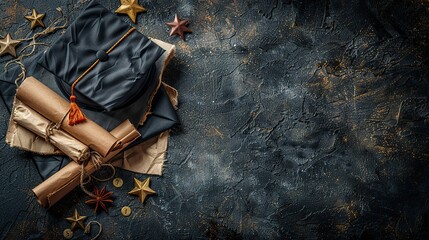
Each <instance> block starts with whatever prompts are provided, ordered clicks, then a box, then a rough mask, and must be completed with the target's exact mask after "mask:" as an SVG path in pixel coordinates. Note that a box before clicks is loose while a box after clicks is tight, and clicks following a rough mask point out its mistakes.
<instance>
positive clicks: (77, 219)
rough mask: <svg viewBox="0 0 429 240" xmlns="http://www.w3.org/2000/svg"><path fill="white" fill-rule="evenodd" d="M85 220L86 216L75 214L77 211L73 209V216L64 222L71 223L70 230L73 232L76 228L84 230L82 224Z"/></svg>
mask: <svg viewBox="0 0 429 240" xmlns="http://www.w3.org/2000/svg"><path fill="white" fill-rule="evenodd" d="M86 218H87V217H86V216H81V215H79V213H78V212H77V209H75V210H74V213H73V216H71V217H68V218H66V220H67V221H69V222H71V227H70V229H71V230H73V231H74V230H75V229H76V228H78V227H79V228H82V229H84V230H85V226H84V224H83V222H84V221H85V219H86Z"/></svg>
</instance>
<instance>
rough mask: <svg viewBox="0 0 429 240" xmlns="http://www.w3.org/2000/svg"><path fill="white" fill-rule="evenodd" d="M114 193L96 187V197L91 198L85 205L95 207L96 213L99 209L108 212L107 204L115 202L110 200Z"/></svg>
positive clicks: (104, 188)
mask: <svg viewBox="0 0 429 240" xmlns="http://www.w3.org/2000/svg"><path fill="white" fill-rule="evenodd" d="M112 194H113V192H107V190H106V187H103V188H102V189H101V190H99V189H98V188H97V187H94V195H95V196H94V197H92V196H91V199H89V200H86V201H85V203H86V204H89V205H94V209H95V210H94V211H95V212H97V211H98V210H99V208H102V209H103V210H104V211H105V212H107V204H109V203H113V200H112V199H110V196H112Z"/></svg>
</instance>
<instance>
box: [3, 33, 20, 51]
mask: <svg viewBox="0 0 429 240" xmlns="http://www.w3.org/2000/svg"><path fill="white" fill-rule="evenodd" d="M19 43H21V42H20V41H17V40H13V39H12V38H11V37H10V34H9V33H8V34H7V35H6V37H4V38H3V39H0V56H3V55H5V54H7V53H8V54H10V55H12V56H13V57H16V49H15V47H16V45H18V44H19Z"/></svg>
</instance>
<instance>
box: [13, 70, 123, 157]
mask: <svg viewBox="0 0 429 240" xmlns="http://www.w3.org/2000/svg"><path fill="white" fill-rule="evenodd" d="M16 98H17V99H18V100H20V101H21V102H22V103H24V104H25V105H27V106H29V107H30V108H32V109H33V110H35V111H37V112H38V113H40V114H41V115H42V116H44V117H45V118H47V119H49V120H50V121H52V122H54V123H61V129H63V130H64V131H66V132H67V133H69V134H70V135H72V136H73V137H75V138H76V139H78V140H79V141H81V142H82V143H84V144H85V145H86V146H88V147H90V148H91V149H93V150H95V151H97V152H98V153H99V154H100V155H101V156H103V157H105V156H106V155H107V154H108V153H109V152H110V151H111V150H113V149H114V148H116V147H118V146H117V145H118V144H120V142H118V140H117V139H116V138H115V137H114V136H112V134H110V133H109V132H108V131H106V130H105V129H104V128H102V127H100V126H99V125H98V124H96V123H94V122H93V121H91V120H90V119H87V120H86V121H85V122H83V123H80V124H77V125H74V126H70V125H69V124H68V111H69V108H70V103H69V102H67V101H66V100H65V99H64V98H62V97H61V96H59V95H58V94H56V93H55V92H54V91H52V90H51V89H49V88H48V87H47V86H45V85H44V84H43V83H41V82H39V81H38V80H37V79H35V78H34V77H27V78H26V79H25V80H24V82H23V83H22V84H21V86H19V87H18V89H17V92H16ZM66 114H67V116H65V115H66ZM64 117H65V119H64Z"/></svg>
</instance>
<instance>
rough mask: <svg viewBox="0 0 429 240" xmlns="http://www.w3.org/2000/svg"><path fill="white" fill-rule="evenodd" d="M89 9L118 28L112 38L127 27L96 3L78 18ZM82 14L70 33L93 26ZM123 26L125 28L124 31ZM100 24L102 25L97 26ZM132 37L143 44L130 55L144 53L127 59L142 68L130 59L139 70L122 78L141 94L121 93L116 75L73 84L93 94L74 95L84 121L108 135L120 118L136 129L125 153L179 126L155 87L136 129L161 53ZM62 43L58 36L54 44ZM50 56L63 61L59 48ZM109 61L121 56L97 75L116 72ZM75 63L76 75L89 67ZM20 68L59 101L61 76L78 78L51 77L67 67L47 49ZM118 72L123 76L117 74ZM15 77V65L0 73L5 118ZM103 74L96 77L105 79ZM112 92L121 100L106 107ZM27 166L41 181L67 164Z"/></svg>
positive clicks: (45, 159)
mask: <svg viewBox="0 0 429 240" xmlns="http://www.w3.org/2000/svg"><path fill="white" fill-rule="evenodd" d="M89 10H90V11H91V12H92V14H95V12H99V13H100V14H101V15H100V17H101V16H102V17H101V18H102V19H103V21H105V20H106V21H107V20H108V22H109V23H113V22H115V23H116V24H117V27H118V28H124V29H125V30H122V31H118V32H116V31H111V34H113V35H115V34H116V33H117V34H119V35H121V34H122V32H123V31H128V29H129V26H128V25H127V24H125V23H121V24H120V23H118V20H119V18H118V17H117V16H115V15H114V14H111V13H110V12H109V11H107V10H106V9H105V8H104V7H102V6H101V5H99V4H98V3H96V2H91V3H90V4H89V6H88V7H87V8H86V9H85V10H84V11H83V13H82V15H83V16H85V14H86V11H89ZM82 15H81V16H80V17H78V19H80V20H79V21H75V22H74V23H73V24H72V25H71V26H70V28H78V27H76V26H73V25H76V24H83V25H90V24H92V25H93V24H94V23H91V21H89V20H88V21H84V20H82V18H81V17H82ZM93 19H96V18H93ZM94 21H95V20H94ZM96 22H98V21H96ZM98 24H100V22H98ZM124 24H125V25H127V26H126V27H124ZM100 25H103V24H100ZM81 29H87V31H90V30H91V29H92V28H85V27H82V28H81ZM67 31H69V30H67ZM134 32H137V31H134ZM114 33H115V34H114ZM77 35H78V36H79V39H77V38H76V39H75V41H77V40H79V42H80V43H81V44H84V41H81V40H80V39H81V37H84V36H85V34H83V33H82V32H79V34H77ZM113 35H112V39H115V40H112V41H116V40H117V38H115V37H114V36H113ZM121 36H122V35H121ZM135 37H141V38H142V39H143V40H142V41H143V42H145V44H142V43H141V44H140V45H139V47H138V49H134V48H133V46H132V45H129V46H128V48H131V49H134V50H136V51H140V50H141V49H145V50H141V51H140V53H144V54H143V55H133V57H134V58H137V57H141V58H142V59H144V61H148V62H147V63H144V64H143V63H142V62H141V61H139V60H134V62H139V63H141V64H140V65H139V66H140V67H141V71H142V74H140V73H138V72H136V71H138V69H139V68H135V66H134V67H131V68H132V69H133V70H130V71H129V72H130V74H129V75H128V76H129V79H134V80H135V81H134V83H135V84H138V83H137V82H138V81H141V82H142V83H141V84H143V85H144V87H142V89H140V90H139V91H137V93H136V96H131V97H130V95H127V94H126V93H127V92H126V91H124V90H123V89H127V88H130V85H127V84H122V81H120V80H123V78H122V77H121V76H117V77H118V78H111V77H110V76H107V77H106V76H105V75H103V76H104V77H102V76H101V75H100V76H97V75H94V74H91V75H89V77H88V79H85V80H83V81H84V82H82V83H85V84H82V85H80V83H79V84H78V86H80V88H79V87H78V88H77V89H78V90H80V91H83V92H85V91H89V90H90V89H93V90H94V91H98V93H97V97H94V98H86V99H84V97H83V95H82V96H78V99H79V97H80V99H81V101H84V104H89V105H90V106H91V107H92V108H91V107H89V108H86V109H83V110H84V112H85V114H86V115H87V117H89V118H90V119H91V120H93V121H94V122H96V123H98V124H99V125H100V126H102V127H104V128H105V129H106V130H108V131H110V130H111V129H113V128H114V127H116V126H117V125H119V124H120V123H121V122H123V121H124V120H126V119H129V120H130V121H131V122H132V123H133V124H134V125H135V126H136V127H137V128H138V130H139V132H140V133H141V137H140V138H139V139H138V140H136V141H135V142H134V143H133V144H132V145H130V146H129V147H128V148H130V147H132V146H135V145H137V144H139V143H141V142H143V141H145V140H147V139H149V138H151V137H153V136H155V135H157V134H159V133H161V132H163V131H165V130H168V129H170V128H172V127H173V126H174V125H176V124H178V123H179V118H178V116H177V114H176V111H175V110H174V108H173V106H172V105H171V102H170V100H169V98H168V96H167V94H166V92H165V90H164V89H163V87H161V88H160V89H159V90H158V92H157V93H156V95H155V97H154V99H153V102H152V109H151V112H152V114H150V115H149V116H148V118H147V120H146V122H145V124H144V125H143V126H139V125H138V122H139V121H140V119H141V117H142V114H143V113H144V111H143V108H142V106H141V105H144V104H145V103H146V101H147V99H148V97H149V94H148V92H149V91H150V92H151V90H153V87H154V85H155V84H153V83H157V81H156V79H155V78H158V75H159V74H160V72H159V69H156V67H155V66H154V64H153V60H154V59H155V60H156V59H157V58H159V56H158V55H159V53H162V52H163V50H162V49H161V50H160V47H159V46H158V45H156V44H155V43H153V42H152V41H150V40H148V39H147V38H146V37H144V36H143V35H142V34H140V33H138V34H137V35H135ZM62 38H63V36H62V37H61V38H60V39H62ZM84 38H85V37H84ZM133 39H134V37H133V38H132V39H130V40H132V41H133V42H135V41H137V40H136V39H134V40H133ZM85 41H90V42H91V41H92V40H88V39H85ZM148 41H150V42H148ZM60 42H61V41H60V40H58V41H56V42H55V43H54V46H57V45H56V44H58V43H60ZM110 43H111V42H108V43H107V45H109V44H110ZM92 44H93V43H91V46H95V45H92ZM129 44H130V43H129ZM153 44H155V45H156V46H153ZM80 46H86V45H80ZM88 46H89V45H88ZM124 46H125V45H124ZM78 50H79V51H80V49H75V50H74V51H78ZM56 51H57V52H56V53H57V54H58V56H63V57H64V56H65V55H64V53H63V52H62V51H61V49H60V48H57V49H56ZM88 51H89V50H88ZM94 51H95V50H94ZM97 51H100V50H97ZM97 51H96V52H97ZM89 52H91V51H89ZM125 52H129V51H128V50H127V51H125ZM92 53H93V52H92ZM85 54H86V53H85ZM146 54H149V55H150V56H146ZM68 56H73V57H70V58H73V59H74V57H77V56H74V55H73V53H70V52H69V54H68ZM96 57H97V56H96V53H95V54H94V58H96ZM99 57H103V56H102V54H99ZM115 57H120V58H123V56H122V57H121V56H116V55H110V56H108V59H107V60H106V61H105V62H103V63H106V64H107V65H105V66H103V65H101V66H100V68H98V70H97V71H98V72H99V73H100V71H101V72H102V69H105V68H106V69H107V70H106V71H107V72H108V71H113V70H114V69H116V67H113V66H112V65H111V64H112V63H113V62H110V61H111V60H112V58H115ZM94 58H92V60H94ZM48 59H49V64H46V63H47V60H48ZM81 59H82V58H76V59H75V60H76V61H77V62H75V63H74V69H79V71H80V69H84V68H85V67H87V66H85V67H84V66H83V65H84V64H87V63H88V62H91V61H89V60H88V61H80V60H81ZM78 60H79V61H78ZM51 61H52V62H51ZM54 61H55V62H54ZM112 61H113V60H112ZM149 62H152V63H151V64H152V66H151V65H150V64H149ZM23 63H24V66H25V68H26V74H27V76H34V77H36V78H37V79H38V80H39V81H41V82H42V83H43V84H45V85H46V86H48V87H49V88H50V89H52V90H53V91H55V92H56V93H58V94H59V95H60V96H63V97H64V98H67V99H68V97H69V96H68V92H67V88H65V87H64V86H68V84H69V83H70V82H67V80H66V79H65V78H64V76H68V77H67V79H68V78H69V77H70V79H71V78H74V77H75V76H76V75H78V73H77V72H76V73H74V74H72V73H66V72H62V71H59V72H57V70H62V69H60V65H61V64H65V65H66V64H69V61H66V60H65V59H63V58H60V57H57V55H55V54H54V52H53V51H52V48H51V49H50V50H47V51H45V52H44V53H43V52H42V53H39V54H36V55H33V56H31V57H29V58H27V59H25V60H24V62H23ZM100 64H101V63H100ZM81 65H82V66H81ZM63 67H64V66H63ZM57 68H58V69H57ZM121 68H126V66H122V65H121ZM69 69H70V68H69ZM118 71H120V72H124V71H123V69H121V70H118ZM20 72H21V69H20V68H19V67H18V66H13V67H10V68H9V69H8V71H6V72H3V73H2V74H0V100H1V101H2V102H3V104H4V106H6V107H7V108H8V109H7V110H8V112H9V113H10V111H11V109H12V104H13V98H14V95H15V92H16V85H15V79H16V78H17V77H18V75H19V74H20ZM107 72H105V73H102V74H106V73H107ZM67 74H68V75H67ZM106 79H107V80H108V81H109V84H108V85H109V87H103V86H104V84H102V82H103V81H105V80H106ZM131 82H132V81H131V80H130V81H129V83H130V84H131ZM144 82H146V83H144ZM100 83H101V85H100ZM90 84H93V85H94V86H90ZM110 84H113V85H110ZM114 84H116V85H114ZM95 85H97V86H102V88H101V89H98V88H97V87H95ZM148 85H152V86H148ZM136 86H137V85H136ZM136 86H135V87H136ZM136 88H137V87H136ZM133 90H134V89H133ZM112 91H115V92H121V93H122V94H125V95H127V96H126V97H123V96H120V97H119V98H115V99H117V100H118V99H119V100H118V101H122V104H118V105H115V104H114V103H113V104H110V103H109V101H112V100H113V98H110V95H111V94H112ZM85 94H86V93H85ZM91 96H92V95H91ZM103 97H105V98H106V99H109V101H99V100H100V99H101V98H103ZM125 102H128V103H127V104H125V105H124V103H125ZM82 103H83V102H82ZM142 103H143V104H142ZM121 105H124V106H122V107H120V106H121ZM85 106H86V105H85ZM106 108H117V109H115V110H110V111H109V110H107V109H106ZM33 162H34V163H35V165H36V167H37V169H38V171H39V173H40V176H41V177H42V179H46V178H48V177H49V176H51V175H52V174H54V173H55V172H57V171H58V170H59V169H61V168H62V167H63V166H65V165H66V164H67V163H68V162H69V160H68V157H66V156H39V155H35V154H34V155H33Z"/></svg>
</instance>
